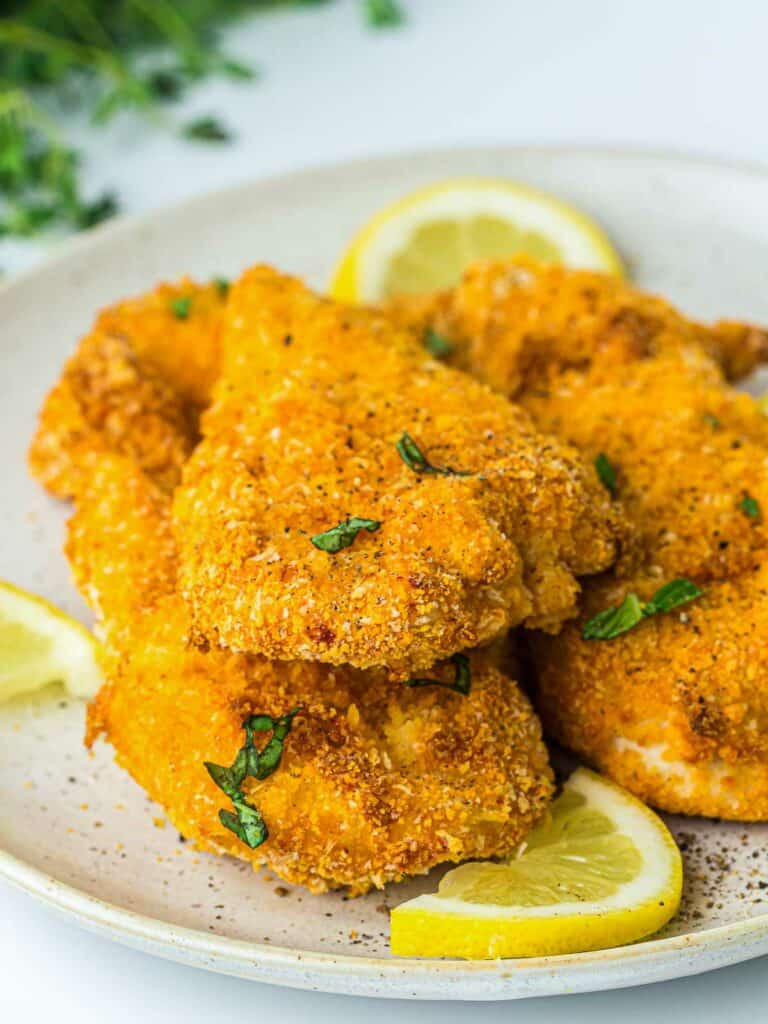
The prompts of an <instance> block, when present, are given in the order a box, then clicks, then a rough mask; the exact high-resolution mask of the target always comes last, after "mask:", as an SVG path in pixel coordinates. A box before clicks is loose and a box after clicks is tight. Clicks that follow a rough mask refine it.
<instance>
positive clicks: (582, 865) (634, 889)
mask: <svg viewBox="0 0 768 1024" xmlns="http://www.w3.org/2000/svg"><path fill="white" fill-rule="evenodd" d="M682 884H683V869H682V860H681V857H680V851H679V850H678V848H677V846H676V844H675V841H674V839H673V838H672V836H671V835H670V833H669V831H668V829H667V828H666V826H665V825H664V823H663V822H662V821H661V819H660V818H659V817H657V815H655V814H654V813H653V812H652V811H651V810H649V809H648V808H647V807H646V806H645V804H642V803H641V802H640V801H639V800H636V799H635V797H633V796H631V795H630V794H629V793H627V792H626V791H625V790H623V789H621V788H620V787H619V786H616V785H615V784H614V783H612V782H609V781H608V780H607V779H604V778H601V777H600V776H599V775H596V774H595V773H594V772H591V771H589V770H588V769H586V768H579V769H577V771H575V772H574V773H573V775H571V777H570V778H569V779H568V781H567V782H566V784H565V786H564V788H563V792H562V794H561V795H560V796H559V797H558V798H557V799H556V800H555V801H554V802H553V803H552V806H551V807H550V809H549V813H548V815H547V817H546V819H545V820H544V821H543V822H542V823H541V824H539V825H538V826H537V827H536V828H535V829H534V830H533V831H532V832H531V833H530V835H529V836H528V838H527V840H526V841H525V842H524V843H522V844H521V846H520V847H519V849H518V850H517V852H516V854H515V855H514V856H513V857H511V858H510V859H509V860H508V861H506V862H505V863H501V864H498V863H491V862H490V861H485V862H473V863H468V864H463V865H461V867H458V868H455V869H454V870H453V871H449V872H448V874H447V875H445V876H444V878H443V880H442V881H441V883H440V886H439V889H438V891H437V892H436V893H434V894H430V895H427V896H418V897H417V898H416V899H413V900H409V901H408V902H407V903H403V904H402V905H401V906H399V907H397V908H396V909H395V910H394V911H393V912H392V939H391V943H392V952H393V953H395V954H397V955H399V956H452V957H466V958H471V959H490V958H494V957H513V956H551V955H554V954H559V953H579V952H585V951H586V950H592V949H606V948H608V947H610V946H623V945H626V944H627V943H629V942H635V941H636V940H638V939H642V938H644V937H645V936H648V935H651V934H653V932H656V931H658V930H659V928H661V927H662V926H663V925H664V924H666V922H667V921H669V919H670V918H671V917H672V916H673V915H674V914H675V912H676V911H677V909H678V907H679V905H680V896H681V892H682Z"/></svg>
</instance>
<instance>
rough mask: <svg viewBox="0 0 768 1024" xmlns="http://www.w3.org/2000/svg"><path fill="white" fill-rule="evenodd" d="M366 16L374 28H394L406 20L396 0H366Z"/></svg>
mask: <svg viewBox="0 0 768 1024" xmlns="http://www.w3.org/2000/svg"><path fill="white" fill-rule="evenodd" d="M365 15H366V18H367V19H368V24H369V25H372V26H373V28H394V27H396V26H397V25H402V23H403V21H404V20H405V18H404V15H403V12H402V9H401V8H400V5H399V4H398V3H396V2H395V0H365Z"/></svg>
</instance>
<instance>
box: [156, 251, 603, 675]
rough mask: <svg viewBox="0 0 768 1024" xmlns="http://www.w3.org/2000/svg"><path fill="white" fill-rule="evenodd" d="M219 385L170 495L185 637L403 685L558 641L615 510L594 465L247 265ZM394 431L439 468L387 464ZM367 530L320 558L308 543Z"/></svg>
mask: <svg viewBox="0 0 768 1024" xmlns="http://www.w3.org/2000/svg"><path fill="white" fill-rule="evenodd" d="M227 322H228V328H227V332H226V338H225V357H224V371H223V374H222V377H221V379H220V381H219V383H218V385H217V387H216V389H215V393H214V402H213V404H212V406H211V408H210V409H209V410H208V412H207V413H206V415H205V417H204V421H203V435H204V436H203V440H202V442H201V444H200V445H199V446H198V448H197V449H196V451H195V453H194V455H193V457H192V458H191V460H190V461H189V463H187V465H186V467H185V472H184V482H183V485H182V487H181V488H179V490H178V491H177V492H176V499H175V532H176V537H177V540H178V543H179V545H180V555H181V575H180V580H181V587H182V591H183V593H184V596H185V598H186V600H187V601H188V602H189V604H190V607H191V610H192V617H193V621H194V626H195V630H196V633H197V635H199V636H202V637H204V638H206V639H207V640H208V641H209V642H211V643H214V644H222V645H224V646H227V647H230V648H231V649H233V650H243V651H251V652H256V653H261V654H265V655H267V656H269V657H274V658H303V659H318V660H322V661H325V662H330V663H333V664H342V663H346V664H353V665H356V666H358V667H370V666H377V665H387V666H389V667H390V668H392V669H393V670H394V671H397V672H399V673H400V674H401V675H407V674H409V673H411V672H413V671H414V670H416V669H426V668H428V667H429V666H430V665H431V664H432V663H433V662H434V661H436V660H439V659H440V658H443V657H446V656H448V655H450V654H452V653H453V652H455V651H457V650H461V649H463V648H466V647H471V646H474V645H476V644H480V643H485V642H487V641H489V640H491V639H493V638H494V637H495V636H498V635H500V634H501V633H503V632H504V631H505V630H506V629H508V628H509V627H510V626H511V625H515V624H517V623H519V622H526V624H528V625H536V626H539V627H541V628H544V629H553V630H554V629H557V628H558V627H559V625H560V623H561V622H562V620H563V619H565V618H567V617H568V616H569V615H571V614H573V612H574V608H575V599H576V595H577V593H578V584H577V582H576V578H575V577H576V576H577V575H581V574H583V573H588V572H595V571H597V570H599V569H601V568H605V567H606V566H607V565H609V564H610V563H611V562H612V560H613V558H614V556H615V552H616V535H617V532H618V528H617V519H618V516H617V515H616V514H615V513H614V512H613V511H612V508H611V503H610V501H609V500H608V496H607V495H606V493H605V490H604V489H603V488H602V487H601V485H600V484H599V482H598V481H597V478H596V475H595V473H594V470H593V469H592V467H588V466H585V465H584V463H583V461H582V460H581V458H580V457H579V456H578V455H577V454H576V453H575V451H574V450H573V449H571V448H569V447H568V446H566V445H563V444H562V443H560V442H558V441H554V440H552V439H551V438H546V437H542V436H541V435H540V434H539V433H538V432H537V431H536V430H535V429H534V428H533V427H532V424H531V421H530V419H529V417H528V416H527V415H526V414H525V413H524V412H522V411H521V410H520V409H519V408H517V407H514V406H512V405H510V404H509V403H508V402H506V401H505V400H504V399H503V398H501V397H499V396H495V395H493V394H492V393H491V392H490V391H489V390H488V389H487V388H485V387H484V386H482V385H480V384H478V383H476V382H474V381H472V380H471V379H470V378H468V377H467V376H465V375H463V374H460V373H457V372H455V371H453V370H451V369H448V368H446V367H444V366H442V365H440V364H439V363H437V362H436V361H435V360H433V359H431V358H430V357H429V356H428V355H427V354H426V353H425V351H424V350H423V348H422V347H421V346H420V345H419V344H418V343H416V342H415V341H414V339H413V337H412V335H411V333H410V332H408V331H400V330H398V329H396V328H395V327H394V326H393V325H392V323H391V322H390V320H389V319H388V318H387V317H385V316H383V315H381V314H377V313H373V312H369V311H365V310H359V309H351V308H347V307H344V306H342V305H339V304H336V303H333V302H331V301H329V300H324V299H320V298H317V297H316V296H314V295H312V294H311V293H310V292H308V291H307V290H306V289H305V288H304V287H303V286H302V285H301V284H300V283H299V282H297V281H296V280H294V279H291V278H288V277H284V276H282V275H279V274H277V273H275V272H274V271H272V270H270V269H268V268H255V269H253V270H251V271H249V272H247V273H246V274H245V276H244V277H243V278H242V280H241V281H240V282H238V283H237V284H236V285H235V286H234V287H233V289H232V293H231V296H230V300H229V304H228V312H227ZM404 431H407V432H408V433H410V434H411V435H412V437H413V438H414V439H415V440H416V442H417V443H418V445H419V446H420V448H421V449H422V451H423V452H424V453H425V454H426V455H427V456H428V458H429V459H430V460H431V461H432V462H433V463H434V464H435V465H437V466H442V467H446V466H448V467H453V468H455V469H458V470H461V471H462V472H464V473H467V474H468V475H452V476H446V475H426V474H418V473H415V472H414V471H413V470H412V469H410V468H409V467H408V466H407V465H406V464H405V463H404V462H403V460H402V459H401V458H400V457H399V455H398V453H397V450H396V447H395V446H396V442H397V441H398V439H399V438H400V436H401V435H402V433H403V432H404ZM349 516H358V517H363V518H367V519H371V520H375V521H377V522H380V523H381V527H380V529H378V531H377V532H375V533H367V532H361V533H360V534H359V535H358V537H357V539H356V540H355V542H354V544H353V545H352V546H351V547H348V548H347V549H346V550H343V551H341V552H339V553H338V554H335V555H332V554H328V553H327V552H325V551H321V550H317V549H316V548H315V547H314V546H313V544H312V543H311V540H310V538H311V537H312V536H313V535H314V534H318V533H320V532H322V531H325V530H327V529H329V528H330V527H333V526H335V525H336V524H338V523H339V522H341V521H343V520H345V519H346V518H347V517H349Z"/></svg>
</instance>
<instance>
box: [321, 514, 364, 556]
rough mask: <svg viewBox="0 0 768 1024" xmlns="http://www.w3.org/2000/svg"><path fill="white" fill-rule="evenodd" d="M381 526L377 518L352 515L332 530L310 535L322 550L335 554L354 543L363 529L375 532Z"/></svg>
mask: <svg viewBox="0 0 768 1024" xmlns="http://www.w3.org/2000/svg"><path fill="white" fill-rule="evenodd" d="M380 526H381V523H380V522H379V521H378V520H377V519H361V518H360V517H359V516H350V518H349V519H345V520H344V522H341V523H338V524H337V525H336V526H332V527H331V528H330V530H324V531H323V532H322V533H316V534H315V535H314V537H310V540H311V541H312V543H313V544H314V545H315V547H316V548H319V549H320V551H327V552H328V553H329V554H331V555H335V554H336V553H337V552H339V551H341V550H343V549H344V548H348V547H350V546H351V545H352V544H354V542H355V538H356V537H357V535H358V533H360V531H361V530H367V531H368V533H373V532H374V531H375V530H378V529H379V527H380Z"/></svg>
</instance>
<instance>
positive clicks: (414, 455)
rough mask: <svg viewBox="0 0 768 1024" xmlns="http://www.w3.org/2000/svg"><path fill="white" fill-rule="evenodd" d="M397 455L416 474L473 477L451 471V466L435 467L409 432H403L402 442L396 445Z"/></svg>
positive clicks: (468, 474) (454, 470)
mask: <svg viewBox="0 0 768 1024" xmlns="http://www.w3.org/2000/svg"><path fill="white" fill-rule="evenodd" d="M395 447H396V448H397V454H398V455H399V456H400V458H401V459H402V460H403V462H404V463H405V464H406V466H407V467H408V468H409V469H412V470H413V471H414V473H433V474H440V475H441V476H471V475H472V474H471V473H463V472H461V471H460V470H458V469H451V467H450V466H446V467H441V466H433V465H432V463H431V462H430V461H429V460H428V459H427V457H426V455H425V454H424V453H423V452H422V450H421V448H419V446H418V445H417V444H416V442H415V441H414V440H413V438H412V437H411V435H410V434H409V433H408V432H407V431H403V433H402V435H401V437H400V440H399V441H398V442H397V444H396V445H395Z"/></svg>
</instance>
